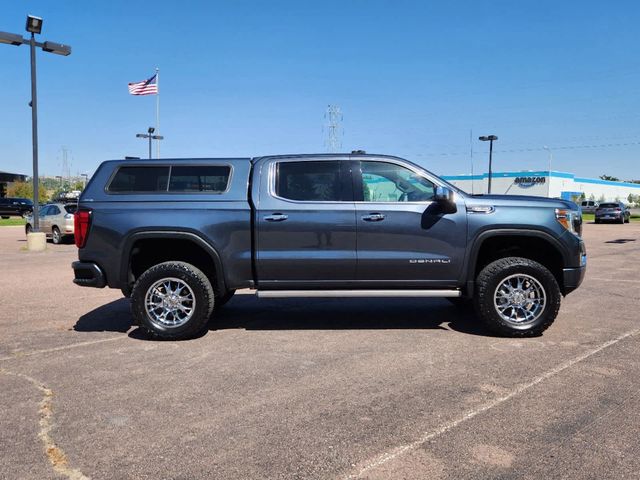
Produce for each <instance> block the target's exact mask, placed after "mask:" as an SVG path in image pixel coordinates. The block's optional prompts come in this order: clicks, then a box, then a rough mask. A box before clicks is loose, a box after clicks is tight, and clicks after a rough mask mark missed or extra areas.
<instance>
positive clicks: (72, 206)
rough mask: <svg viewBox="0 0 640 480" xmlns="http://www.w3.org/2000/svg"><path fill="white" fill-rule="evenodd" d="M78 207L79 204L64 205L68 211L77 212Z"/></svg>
mask: <svg viewBox="0 0 640 480" xmlns="http://www.w3.org/2000/svg"><path fill="white" fill-rule="evenodd" d="M77 209H78V206H77V205H65V206H64V210H65V211H66V212H67V213H76V210H77Z"/></svg>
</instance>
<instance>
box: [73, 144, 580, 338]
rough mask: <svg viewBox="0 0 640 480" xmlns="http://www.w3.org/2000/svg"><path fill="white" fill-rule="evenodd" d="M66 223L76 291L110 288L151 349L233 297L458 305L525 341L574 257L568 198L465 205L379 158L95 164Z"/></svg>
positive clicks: (573, 213)
mask: <svg viewBox="0 0 640 480" xmlns="http://www.w3.org/2000/svg"><path fill="white" fill-rule="evenodd" d="M75 221H76V227H75V233H76V237H75V240H76V245H77V246H78V257H79V261H77V262H74V263H73V265H72V268H73V270H74V273H75V279H74V282H75V283H76V284H77V285H81V286H86V287H98V288H101V287H105V286H109V287H111V288H118V289H121V290H122V291H123V293H125V295H130V296H131V307H132V312H133V316H134V318H135V321H136V322H137V323H138V324H139V325H140V326H141V327H142V328H144V329H146V330H148V331H149V332H151V333H152V334H154V335H157V336H159V337H164V338H187V337H190V336H194V335H197V334H198V333H199V332H201V331H203V330H204V329H205V328H206V327H207V323H208V322H209V320H210V318H211V316H212V314H214V312H215V309H216V308H218V307H220V306H222V305H224V303H225V302H227V301H228V300H229V299H230V298H231V297H232V295H233V293H234V292H235V290H236V289H239V288H252V289H255V291H256V295H257V296H258V297H260V298H275V297H341V298H347V297H378V298H379V297H445V298H451V299H454V300H462V299H465V300H467V301H468V302H467V303H469V301H473V302H474V303H475V307H476V311H477V313H478V315H479V317H480V319H481V320H483V321H484V322H485V323H486V325H487V326H488V327H489V328H490V329H492V330H493V331H495V332H497V333H498V334H502V335H509V336H531V335H539V334H540V333H541V332H542V331H544V330H545V329H546V328H547V327H549V325H551V324H552V322H553V321H554V320H555V318H556V315H557V314H558V310H559V308H560V300H561V297H562V296H563V295H567V294H568V293H569V292H571V291H573V290H575V289H576V288H577V287H578V286H579V285H580V284H581V282H582V279H583V277H584V274H585V270H586V261H587V255H586V250H585V246H584V242H583V241H582V239H581V237H580V235H581V228H582V217H581V214H580V211H579V209H578V206H577V205H576V204H574V203H573V202H568V201H564V200H555V199H548V198H541V197H522V196H517V195H511V196H510V195H477V196H471V195H468V194H466V193H465V192H463V191H461V190H459V189H458V188H456V187H455V186H453V185H450V184H449V183H447V182H446V181H444V180H442V179H441V178H439V177H437V176H436V175H434V174H432V173H431V172H429V171H427V170H425V169H423V168H422V167H420V166H418V165H416V164H414V163H411V162H409V161H407V160H404V159H401V158H398V157H392V156H384V155H366V154H351V155H349V154H341V155H289V156H273V157H260V158H253V159H251V158H239V159H238V158H236V159H224V158H220V159H181V160H176V159H162V160H159V159H154V160H153V161H145V160H114V161H108V162H104V163H102V165H100V167H99V168H98V170H97V172H96V173H95V175H94V176H93V178H92V179H91V181H90V182H89V184H88V185H87V188H86V189H85V191H84V192H83V193H82V196H81V197H80V203H79V205H78V211H77V212H76V214H75ZM425 315H427V314H426V313H425Z"/></svg>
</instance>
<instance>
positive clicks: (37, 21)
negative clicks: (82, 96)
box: [0, 15, 71, 232]
mask: <svg viewBox="0 0 640 480" xmlns="http://www.w3.org/2000/svg"><path fill="white" fill-rule="evenodd" d="M42 22H43V20H42V18H40V17H36V16H34V15H28V16H27V23H26V26H25V29H26V31H27V32H29V33H30V34H31V36H30V38H24V37H23V36H22V35H18V34H15V33H7V32H0V43H4V44H7V45H15V46H20V45H29V50H30V56H31V102H29V106H30V107H31V143H32V150H33V227H32V228H33V230H32V231H33V232H38V231H40V216H39V214H38V213H39V212H38V211H39V205H38V199H39V193H40V192H39V183H40V181H39V177H38V92H37V89H36V47H38V48H41V49H42V50H43V51H45V52H49V53H55V54H57V55H64V56H65V57H66V56H68V55H71V47H70V46H69V45H64V44H61V43H56V42H44V43H42V42H36V37H35V36H36V34H40V33H41V32H42Z"/></svg>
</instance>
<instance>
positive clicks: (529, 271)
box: [474, 257, 562, 337]
mask: <svg viewBox="0 0 640 480" xmlns="http://www.w3.org/2000/svg"><path fill="white" fill-rule="evenodd" d="M516 274H525V275H529V276H531V277H533V278H534V279H535V280H537V281H538V282H539V283H540V285H541V286H542V288H543V290H544V294H545V297H546V300H545V302H544V307H543V310H542V313H541V314H540V316H538V317H537V318H536V319H534V320H533V321H531V322H523V323H522V324H517V325H516V324H514V323H511V322H507V321H505V320H504V319H503V318H502V317H501V316H500V315H499V313H498V311H497V309H496V306H495V305H494V295H495V292H496V289H497V288H498V286H499V285H500V284H501V283H502V282H503V281H504V280H505V279H507V277H509V276H511V275H516ZM476 286H477V289H476V294H475V299H474V304H475V308H476V312H477V313H478V315H479V316H480V318H481V319H482V321H483V322H484V323H485V325H486V326H487V328H489V329H490V330H491V331H492V332H494V333H496V334H498V335H501V336H508V337H534V336H538V335H540V334H541V333H542V332H544V331H545V330H546V329H547V328H549V326H550V325H551V324H552V323H553V321H554V320H555V319H556V316H557V315H558V310H559V309H560V300H561V296H562V295H561V293H560V287H559V286H558V282H557V281H556V278H555V277H554V276H553V274H552V273H551V272H550V271H549V270H548V269H547V268H546V267H545V266H543V265H541V264H540V263H538V262H535V261H533V260H530V259H528V258H522V257H505V258H501V259H499V260H496V261H494V262H492V263H490V264H489V265H487V266H486V267H484V268H483V269H482V271H481V272H480V274H479V275H478V278H477V279H476Z"/></svg>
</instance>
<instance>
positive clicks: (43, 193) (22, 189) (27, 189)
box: [7, 181, 49, 203]
mask: <svg viewBox="0 0 640 480" xmlns="http://www.w3.org/2000/svg"><path fill="white" fill-rule="evenodd" d="M7 197H19V198H28V199H30V200H33V182H31V181H28V182H14V183H12V184H10V185H9V186H8V187H7ZM38 198H39V202H40V203H45V202H46V201H47V200H49V193H48V192H47V189H46V188H44V187H43V186H42V185H40V188H39V189H38Z"/></svg>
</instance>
